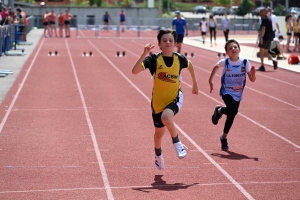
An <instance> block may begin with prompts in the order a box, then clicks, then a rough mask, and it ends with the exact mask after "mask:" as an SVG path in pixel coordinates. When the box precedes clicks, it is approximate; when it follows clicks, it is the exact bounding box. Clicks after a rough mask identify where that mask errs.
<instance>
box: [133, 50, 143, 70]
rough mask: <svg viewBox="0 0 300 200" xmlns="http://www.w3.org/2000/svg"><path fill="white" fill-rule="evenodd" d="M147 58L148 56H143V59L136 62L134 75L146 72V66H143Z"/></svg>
mask: <svg viewBox="0 0 300 200" xmlns="http://www.w3.org/2000/svg"><path fill="white" fill-rule="evenodd" d="M145 57H146V55H144V54H142V55H141V57H140V58H139V59H138V60H137V61H136V63H135V64H134V66H133V68H132V73H133V74H138V73H140V72H141V71H143V70H144V66H143V65H142V62H143V60H144V58H145Z"/></svg>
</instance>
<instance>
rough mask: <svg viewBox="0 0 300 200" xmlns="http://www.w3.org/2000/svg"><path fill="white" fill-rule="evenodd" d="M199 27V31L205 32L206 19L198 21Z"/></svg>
mask: <svg viewBox="0 0 300 200" xmlns="http://www.w3.org/2000/svg"><path fill="white" fill-rule="evenodd" d="M200 25H201V26H200V28H201V32H206V31H207V30H206V27H207V21H201V22H200Z"/></svg>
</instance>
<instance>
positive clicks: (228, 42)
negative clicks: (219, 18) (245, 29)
mask: <svg viewBox="0 0 300 200" xmlns="http://www.w3.org/2000/svg"><path fill="white" fill-rule="evenodd" d="M232 42H233V43H235V44H236V45H237V46H238V47H239V50H241V48H240V44H239V43H238V42H237V41H236V40H233V39H231V40H228V41H227V42H226V44H225V52H227V46H228V45H229V44H230V43H232Z"/></svg>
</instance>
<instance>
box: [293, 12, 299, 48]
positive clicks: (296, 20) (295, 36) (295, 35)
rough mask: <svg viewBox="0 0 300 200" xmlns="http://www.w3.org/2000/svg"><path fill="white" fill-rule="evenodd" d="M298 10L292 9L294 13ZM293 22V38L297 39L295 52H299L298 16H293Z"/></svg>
mask: <svg viewBox="0 0 300 200" xmlns="http://www.w3.org/2000/svg"><path fill="white" fill-rule="evenodd" d="M295 12H296V11H294V10H293V11H292V13H295ZM292 20H293V21H292V23H293V38H294V41H295V47H294V49H293V52H297V51H298V50H299V49H297V47H298V43H299V41H298V34H299V27H298V19H297V17H296V16H294V17H292Z"/></svg>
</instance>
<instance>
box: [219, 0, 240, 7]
mask: <svg viewBox="0 0 300 200" xmlns="http://www.w3.org/2000/svg"><path fill="white" fill-rule="evenodd" d="M214 2H215V3H216V4H217V5H220V6H224V7H230V6H231V5H232V4H234V3H235V0H214Z"/></svg>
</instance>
